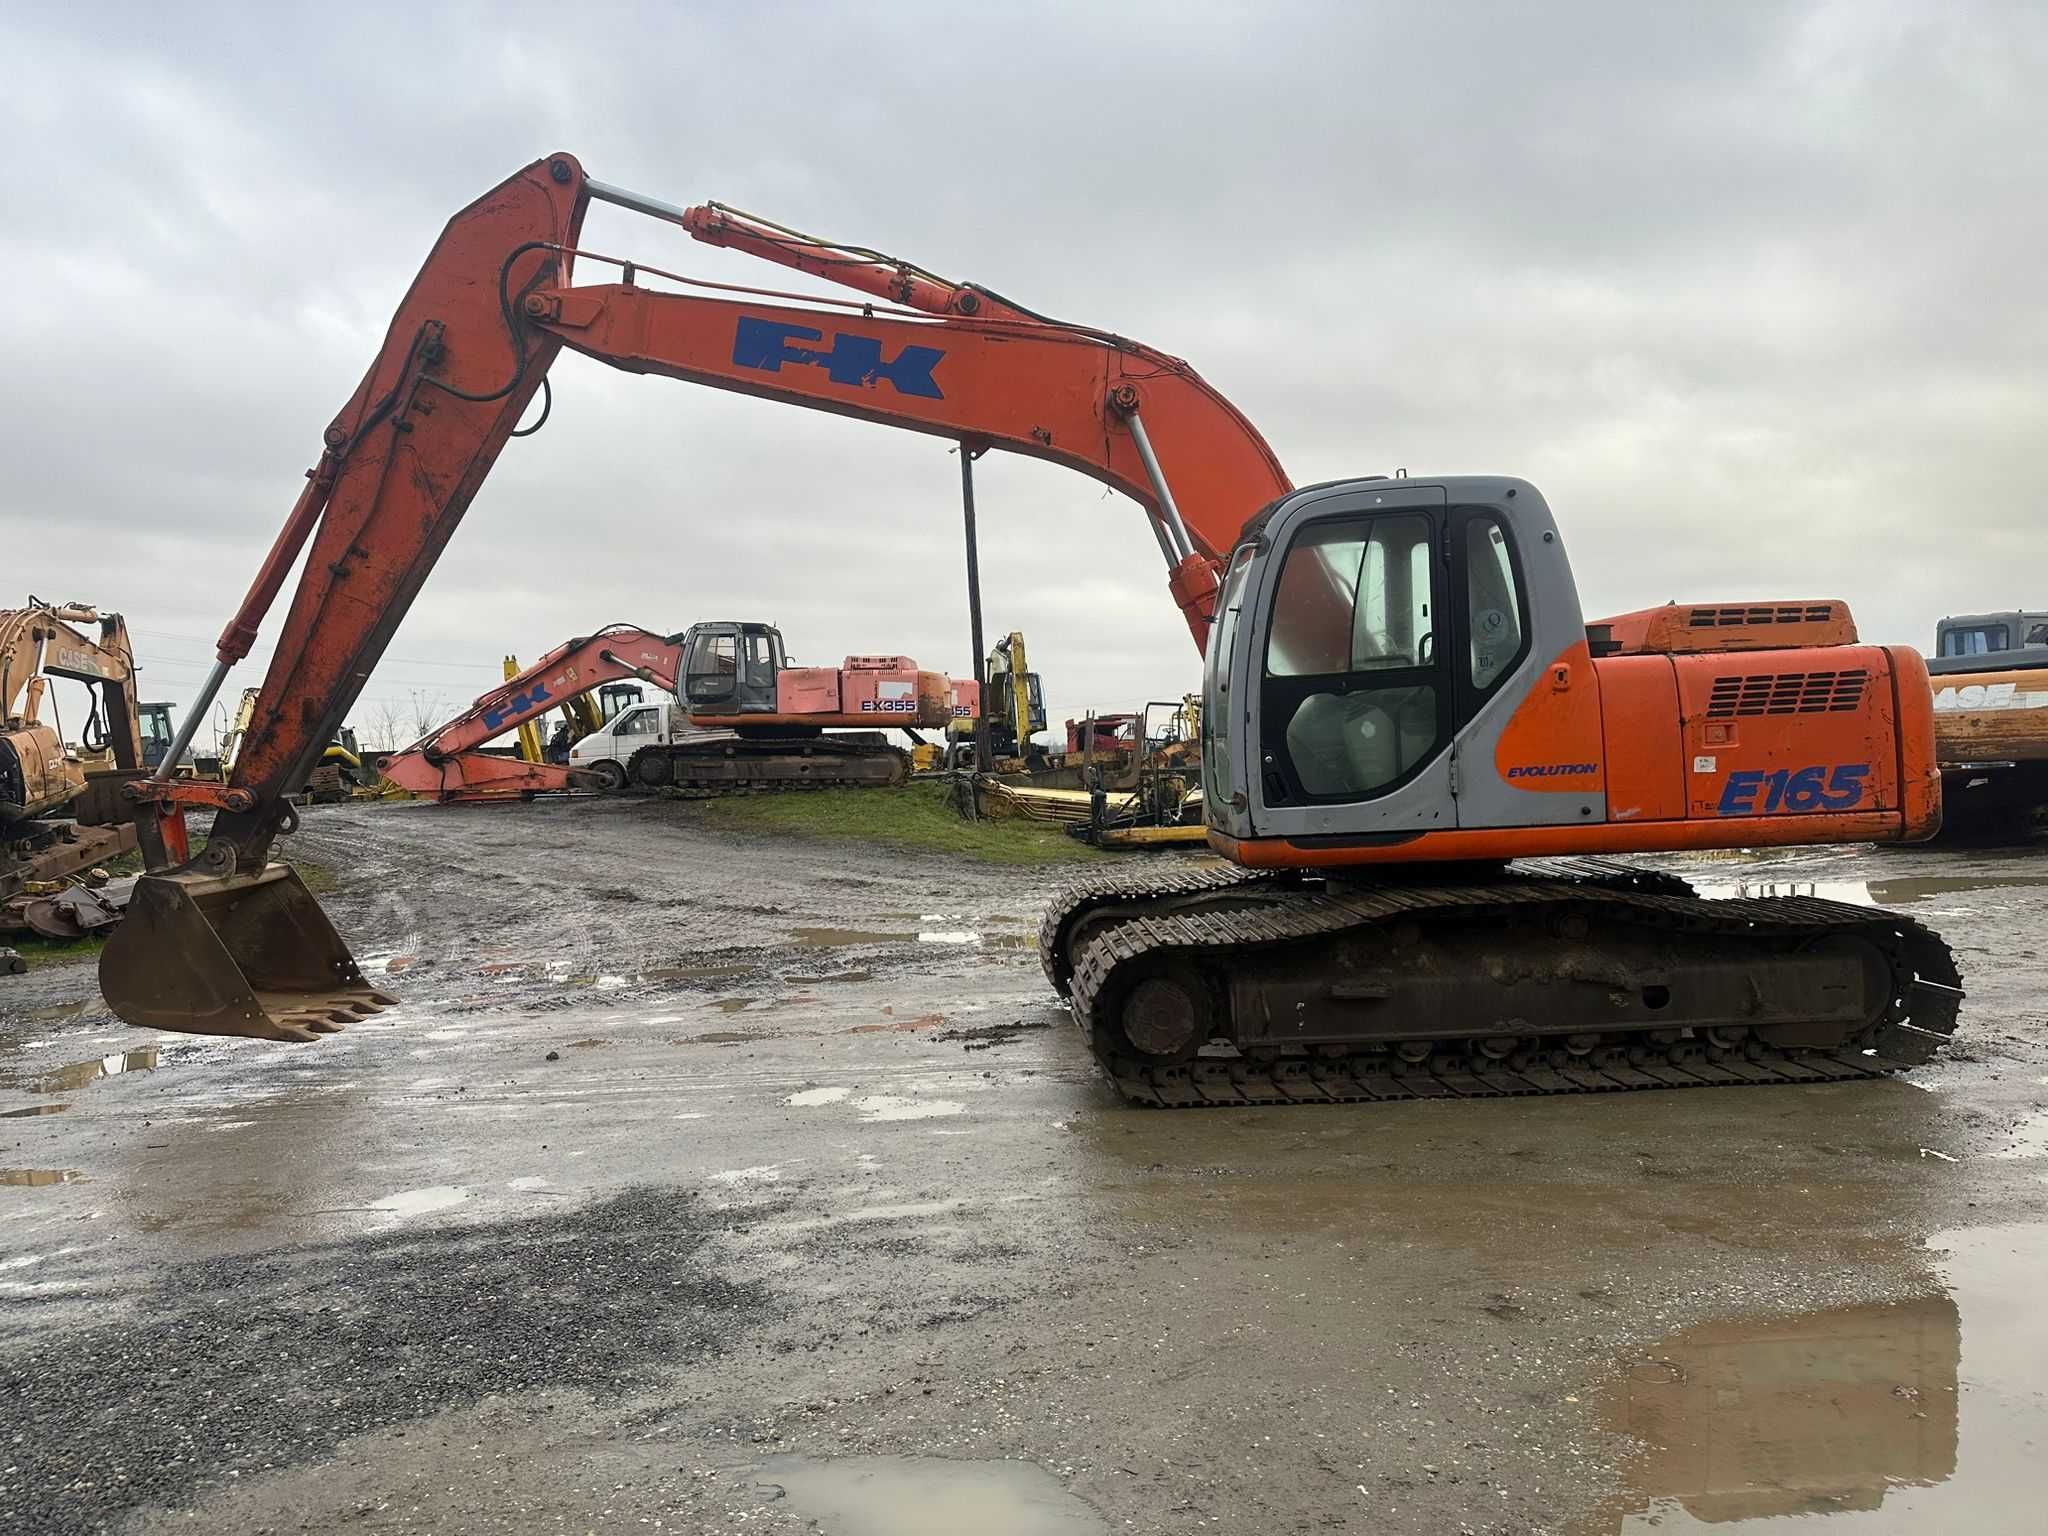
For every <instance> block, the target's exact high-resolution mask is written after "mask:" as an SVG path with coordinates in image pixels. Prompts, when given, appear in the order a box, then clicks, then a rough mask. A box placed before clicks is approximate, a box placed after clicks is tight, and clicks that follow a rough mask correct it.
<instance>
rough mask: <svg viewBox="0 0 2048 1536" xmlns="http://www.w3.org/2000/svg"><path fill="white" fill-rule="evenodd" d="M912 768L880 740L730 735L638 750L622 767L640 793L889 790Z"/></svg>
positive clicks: (903, 780)
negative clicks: (673, 790)
mask: <svg viewBox="0 0 2048 1536" xmlns="http://www.w3.org/2000/svg"><path fill="white" fill-rule="evenodd" d="M849 734H850V733H849ZM874 734H876V735H877V736H879V733H874ZM910 770H911V762H910V754H909V753H908V752H905V751H904V750H903V749H902V748H900V747H892V746H889V745H887V744H886V743H883V742H881V741H879V739H878V740H876V741H849V740H847V739H846V738H845V737H844V736H806V737H790V738H776V737H748V736H741V735H734V736H730V737H719V738H715V739H711V740H703V741H686V742H681V743H678V744H674V745H670V746H650V747H642V748H640V750H639V751H637V752H635V753H634V754H633V755H632V757H631V758H630V759H628V761H627V763H626V782H627V783H628V784H629V785H631V786H633V787H635V788H638V789H708V790H730V789H829V788H838V787H847V786H860V787H866V788H881V789H893V788H895V787H897V786H899V785H902V784H906V783H908V782H909V780H910Z"/></svg>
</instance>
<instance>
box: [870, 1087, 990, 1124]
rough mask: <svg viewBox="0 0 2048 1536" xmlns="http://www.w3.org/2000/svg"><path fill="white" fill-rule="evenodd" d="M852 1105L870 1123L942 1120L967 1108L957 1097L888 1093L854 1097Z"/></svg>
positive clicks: (963, 1111)
mask: <svg viewBox="0 0 2048 1536" xmlns="http://www.w3.org/2000/svg"><path fill="white" fill-rule="evenodd" d="M853 1107H854V1108H855V1109H857V1110H859V1111H860V1117H861V1119H862V1120H865V1121H867V1122H868V1123H869V1124H871V1125H872V1124H873V1123H875V1122H876V1121H878V1120H942V1119H945V1118H946V1117H947V1116H950V1115H958V1114H964V1113H965V1112H966V1109H967V1106H966V1105H965V1104H962V1103H961V1102H960V1101H959V1100H958V1099H905V1098H899V1097H897V1096H896V1095H895V1094H889V1093H876V1094H870V1095H869V1096H868V1097H866V1098H864V1099H855V1100H854V1101H853Z"/></svg>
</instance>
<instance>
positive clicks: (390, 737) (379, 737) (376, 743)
mask: <svg viewBox="0 0 2048 1536" xmlns="http://www.w3.org/2000/svg"><path fill="white" fill-rule="evenodd" d="M369 718H370V727H369V729H370V739H369V741H368V742H366V743H365V745H367V746H368V747H370V748H371V749H372V750H373V751H377V752H396V751H397V750H398V749H399V748H400V747H403V746H405V745H407V744H408V743H410V742H412V741H415V740H417V739H418V737H417V735H415V736H407V737H404V738H403V739H402V740H401V739H400V732H402V731H403V730H404V729H405V722H406V719H407V714H406V708H405V706H404V705H403V704H401V703H399V701H398V700H396V699H394V698H389V697H386V698H381V699H378V700H377V701H376V702H375V703H373V704H372V705H371V706H370V712H369ZM419 734H424V733H423V732H422V733H419Z"/></svg>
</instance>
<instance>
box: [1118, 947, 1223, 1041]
mask: <svg viewBox="0 0 2048 1536" xmlns="http://www.w3.org/2000/svg"><path fill="white" fill-rule="evenodd" d="M1116 1024H1117V1030H1118V1033H1119V1034H1121V1035H1122V1037H1123V1038H1122V1040H1121V1041H1120V1042H1118V1043H1119V1044H1120V1045H1121V1046H1122V1047H1123V1048H1124V1050H1126V1051H1127V1052H1128V1053H1129V1054H1131V1055H1133V1056H1136V1057H1139V1058H1141V1059H1142V1060H1145V1061H1150V1062H1155V1063H1160V1064H1165V1065H1172V1064H1174V1063H1176V1062H1183V1061H1188V1060H1190V1059H1192V1058H1193V1056H1194V1055H1195V1053H1196V1052H1197V1051H1199V1050H1201V1048H1202V1047H1203V1046H1204V1045H1206V1044H1208V1043H1209V1038H1210V1036H1211V1035H1213V1034H1214V1033H1215V1029H1216V1008H1215V1002H1214V999H1213V997H1212V996H1211V994H1210V990H1209V986H1208V984H1207V983H1206V982H1205V981H1204V980H1203V979H1202V977H1201V976H1200V974H1199V973H1197V972H1195V971H1194V970H1192V969H1189V968H1186V967H1180V966H1176V967H1174V968H1173V969H1171V970H1166V971H1160V972H1155V973H1154V974H1152V975H1150V976H1147V977H1145V978H1143V979H1142V980H1140V981H1139V982H1137V984H1136V985H1134V986H1133V987H1132V988H1131V990H1130V991H1129V992H1127V993H1125V994H1124V1000H1123V1006H1122V1007H1121V1008H1120V1009H1118V1010H1117V1020H1116Z"/></svg>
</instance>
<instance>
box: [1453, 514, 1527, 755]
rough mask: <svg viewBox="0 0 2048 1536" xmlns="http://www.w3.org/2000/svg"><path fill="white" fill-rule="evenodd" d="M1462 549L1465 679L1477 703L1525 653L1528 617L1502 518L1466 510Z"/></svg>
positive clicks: (1475, 703) (1512, 551)
mask: <svg viewBox="0 0 2048 1536" xmlns="http://www.w3.org/2000/svg"><path fill="white" fill-rule="evenodd" d="M1462 553H1463V557H1464V566H1465V635H1466V643H1465V648H1464V649H1465V657H1464V660H1465V680H1466V682H1467V684H1468V685H1469V686H1470V689H1471V700H1472V704H1473V706H1474V707H1475V708H1476V707H1477V705H1478V703H1479V702H1480V701H1481V700H1483V699H1485V698H1486V697H1487V696H1488V695H1489V694H1491V693H1492V692H1493V690H1494V687H1495V685H1496V684H1498V683H1500V682H1501V681H1502V679H1504V678H1505V677H1506V676H1507V675H1508V673H1510V672H1512V671H1513V670H1514V669H1515V665H1516V663H1517V662H1519V661H1520V660H1521V659H1522V657H1523V656H1524V655H1525V654H1526V653H1527V651H1528V645H1527V643H1526V642H1527V631H1528V623H1527V619H1526V616H1525V611H1524V607H1523V603H1522V591H1521V583H1520V582H1519V581H1517V580H1516V579H1515V559H1514V549H1513V546H1512V545H1510V544H1509V543H1508V534H1507V530H1506V529H1505V528H1504V527H1502V526H1501V522H1500V519H1499V518H1497V517H1493V516H1491V515H1489V514H1487V513H1484V512H1477V513H1471V514H1468V515H1467V517H1466V520H1465V530H1464V540H1463V551H1462ZM1466 713H1467V714H1469V711H1467V712H1466Z"/></svg>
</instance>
